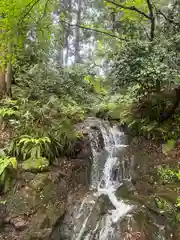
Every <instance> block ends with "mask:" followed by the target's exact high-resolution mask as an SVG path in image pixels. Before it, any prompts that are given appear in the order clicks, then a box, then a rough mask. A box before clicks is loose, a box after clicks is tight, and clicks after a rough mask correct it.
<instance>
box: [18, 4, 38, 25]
mask: <svg viewBox="0 0 180 240" xmlns="http://www.w3.org/2000/svg"><path fill="white" fill-rule="evenodd" d="M40 1H41V0H35V1H34V0H33V1H31V2H30V3H28V4H27V6H26V7H25V9H27V10H26V11H25V13H24V14H23V16H22V18H21V19H20V20H19V23H20V24H21V23H22V21H23V20H24V19H25V18H26V17H27V16H28V15H29V13H30V12H31V10H32V9H33V7H34V6H35V5H36V4H38V3H39V2H40Z"/></svg>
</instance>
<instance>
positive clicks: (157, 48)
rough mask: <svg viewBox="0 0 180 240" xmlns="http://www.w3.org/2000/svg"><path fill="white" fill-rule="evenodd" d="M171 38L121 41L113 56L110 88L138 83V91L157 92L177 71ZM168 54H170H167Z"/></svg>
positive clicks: (172, 78) (176, 75) (176, 76)
mask: <svg viewBox="0 0 180 240" xmlns="http://www.w3.org/2000/svg"><path fill="white" fill-rule="evenodd" d="M173 44H174V43H173V42H171V40H170V42H166V41H165V40H164V41H161V42H160V43H159V42H154V43H153V45H152V44H150V43H149V42H146V41H138V40H136V41H131V42H130V43H126V44H124V46H123V47H122V49H121V50H120V52H118V53H117V54H116V56H115V58H114V62H113V65H112V74H113V76H114V81H113V86H114V87H113V89H114V90H116V89H118V88H119V87H122V86H128V85H130V84H140V86H141V89H140V92H139V93H140V94H143V95H146V94H148V93H151V92H159V91H160V90H161V88H163V87H165V86H168V85H169V84H171V83H174V82H176V80H177V78H178V72H177V69H176V66H175V65H173V64H171V63H173V62H175V61H176V59H177V55H175V51H176V50H175V48H173ZM170 56H171V58H170Z"/></svg>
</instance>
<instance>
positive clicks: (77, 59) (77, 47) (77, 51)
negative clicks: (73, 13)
mask: <svg viewBox="0 0 180 240" xmlns="http://www.w3.org/2000/svg"><path fill="white" fill-rule="evenodd" d="M77 3H78V9H77V20H76V25H77V27H76V39H75V63H79V62H80V28H79V27H78V26H79V25H80V24H81V6H82V0H77Z"/></svg>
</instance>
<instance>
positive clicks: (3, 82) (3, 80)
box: [0, 67, 6, 99]
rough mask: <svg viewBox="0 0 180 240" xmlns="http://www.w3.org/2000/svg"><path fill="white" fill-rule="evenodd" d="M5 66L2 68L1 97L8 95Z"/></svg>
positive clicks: (0, 75)
mask: <svg viewBox="0 0 180 240" xmlns="http://www.w3.org/2000/svg"><path fill="white" fill-rule="evenodd" d="M5 76H6V74H5V68H4V67H1V68H0V99H2V98H3V97H4V96H5V95H6V80H5Z"/></svg>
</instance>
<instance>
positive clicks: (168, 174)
mask: <svg viewBox="0 0 180 240" xmlns="http://www.w3.org/2000/svg"><path fill="white" fill-rule="evenodd" d="M157 171H158V175H159V177H160V179H161V180H162V181H163V183H172V182H173V181H176V180H180V178H179V172H180V170H179V171H177V170H174V169H172V168H170V167H168V166H166V167H162V166H159V167H158V169H157Z"/></svg>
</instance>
